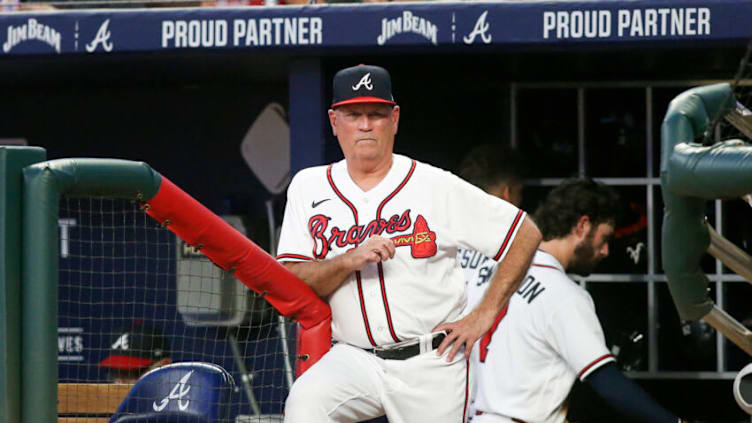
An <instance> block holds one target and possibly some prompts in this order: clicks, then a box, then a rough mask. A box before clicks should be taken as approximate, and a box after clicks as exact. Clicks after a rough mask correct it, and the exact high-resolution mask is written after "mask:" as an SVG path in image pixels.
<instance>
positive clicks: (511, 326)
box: [466, 250, 614, 423]
mask: <svg viewBox="0 0 752 423" xmlns="http://www.w3.org/2000/svg"><path fill="white" fill-rule="evenodd" d="M478 269H479V268H476V269H467V270H466V271H467V273H466V274H469V275H473V273H474V276H476V278H475V279H469V280H468V290H469V293H468V295H469V296H470V297H472V298H475V299H476V301H477V300H479V299H480V298H481V297H482V296H483V293H484V292H485V290H486V288H487V287H488V283H487V282H484V281H485V278H484V277H479V276H481V275H480V274H479V270H478ZM472 270H474V272H473V271H472ZM610 361H614V357H613V356H612V355H611V353H610V352H609V350H608V348H606V344H605V339H604V336H603V330H602V329H601V325H600V323H599V322H598V317H597V315H596V314H595V306H594V305H593V300H592V298H591V297H590V294H589V293H588V292H587V291H586V290H584V289H582V287H580V286H579V285H577V284H576V283H575V282H574V281H572V280H571V279H569V277H567V275H566V273H565V272H564V268H563V267H562V266H561V264H560V263H559V262H558V261H557V260H556V259H555V258H554V257H553V256H552V255H550V254H548V253H546V252H543V251H541V250H538V251H537V252H536V254H535V257H534V258H533V264H532V266H531V267H530V269H529V270H528V272H527V275H526V276H525V278H524V279H523V281H522V283H521V284H520V287H519V289H518V290H517V292H516V293H515V294H514V295H512V298H511V299H510V300H509V305H508V307H507V309H506V310H505V312H502V313H501V314H500V316H499V319H497V322H496V324H495V325H494V327H493V328H492V329H491V331H489V332H488V333H487V334H486V335H485V336H483V337H482V338H481V339H480V340H478V342H477V343H476V345H475V347H474V348H473V354H472V357H471V363H472V365H473V366H474V367H475V375H476V376H475V377H476V381H477V386H476V388H477V389H476V393H475V402H474V404H473V409H474V410H477V411H480V412H482V413H493V414H497V415H500V416H504V417H507V418H509V419H517V420H521V421H524V422H528V423H538V422H546V423H560V422H563V421H564V420H565V418H566V409H565V408H563V407H562V406H563V405H564V401H565V399H566V397H567V395H568V394H569V391H570V390H571V389H572V385H573V384H574V381H575V378H580V379H584V378H585V377H586V376H587V375H589V374H590V373H592V372H593V371H594V370H595V369H597V368H598V367H600V366H602V365H603V364H606V363H608V362H610Z"/></svg>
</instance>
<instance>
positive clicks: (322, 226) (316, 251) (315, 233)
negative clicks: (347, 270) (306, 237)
mask: <svg viewBox="0 0 752 423" xmlns="http://www.w3.org/2000/svg"><path fill="white" fill-rule="evenodd" d="M330 220H331V218H330V217H327V216H324V215H321V214H317V215H315V216H313V217H311V218H310V219H309V220H308V230H309V232H310V233H311V237H312V238H313V256H314V257H316V258H317V259H323V258H325V257H326V255H327V254H329V251H330V250H331V248H332V245H335V246H337V247H340V248H344V247H347V246H352V247H356V246H357V245H358V244H360V243H362V242H364V241H365V240H367V239H368V238H369V237H371V236H372V235H381V234H382V233H384V232H386V233H387V234H392V233H395V232H404V231H406V230H408V229H409V228H410V226H412V219H411V218H410V209H408V210H405V211H404V212H403V213H402V215H397V214H395V215H393V216H392V217H390V218H389V219H388V220H387V219H374V220H372V221H370V222H368V224H366V225H352V226H350V227H349V228H347V229H340V228H339V227H337V226H332V228H331V230H329V231H327V230H328V229H329V221H330ZM327 232H328V233H329V235H328V236H327V235H326V233H327ZM392 241H393V242H394V246H395V247H410V253H411V255H412V256H413V257H414V258H427V257H432V256H434V255H436V251H437V247H436V232H433V231H431V229H430V228H429V227H428V222H426V219H425V218H424V217H423V216H422V215H418V218H417V219H416V220H415V226H414V227H413V232H412V233H411V234H405V235H397V236H393V237H392Z"/></svg>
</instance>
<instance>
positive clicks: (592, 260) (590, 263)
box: [567, 223, 614, 276]
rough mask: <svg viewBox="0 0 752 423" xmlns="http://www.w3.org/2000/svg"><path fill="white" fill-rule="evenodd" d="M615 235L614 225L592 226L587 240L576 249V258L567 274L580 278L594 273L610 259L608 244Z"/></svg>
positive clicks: (581, 242) (586, 237) (570, 264)
mask: <svg viewBox="0 0 752 423" xmlns="http://www.w3.org/2000/svg"><path fill="white" fill-rule="evenodd" d="M613 235H614V225H613V224H611V223H601V224H599V225H598V226H592V227H591V229H590V232H588V234H587V236H585V239H583V240H582V241H580V243H579V244H578V245H577V246H576V247H575V249H574V258H573V259H572V261H571V262H570V263H569V267H568V268H567V272H570V273H574V274H576V275H580V276H588V275H589V274H591V273H593V269H595V266H596V265H597V264H598V263H599V262H600V261H601V260H603V259H604V258H606V257H608V242H609V241H610V240H611V237H612V236H613Z"/></svg>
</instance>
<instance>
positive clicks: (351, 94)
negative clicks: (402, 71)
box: [332, 65, 397, 108]
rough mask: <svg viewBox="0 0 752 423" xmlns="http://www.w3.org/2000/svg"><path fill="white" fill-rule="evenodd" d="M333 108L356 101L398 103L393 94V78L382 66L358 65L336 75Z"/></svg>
mask: <svg viewBox="0 0 752 423" xmlns="http://www.w3.org/2000/svg"><path fill="white" fill-rule="evenodd" d="M332 97H333V98H332V108H335V107H338V106H342V105H345V104H354V103H386V104H391V105H396V104H397V103H395V102H394V96H393V95H392V78H391V77H390V76H389V72H387V70H386V69H384V68H382V67H381V66H370V65H358V66H353V67H350V68H345V69H342V70H340V71H339V72H337V73H336V74H335V75H334V93H333V96H332Z"/></svg>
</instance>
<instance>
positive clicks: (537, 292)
mask: <svg viewBox="0 0 752 423" xmlns="http://www.w3.org/2000/svg"><path fill="white" fill-rule="evenodd" d="M619 207H620V206H619V199H618V197H617V195H616V193H615V192H614V191H613V189H611V188H610V187H607V186H605V185H603V184H600V183H597V182H594V181H592V180H569V181H566V182H565V183H563V184H562V185H559V186H558V187H556V188H554V189H553V190H552V191H551V192H550V193H549V195H548V196H547V197H546V199H545V200H544V202H543V203H542V204H541V205H540V206H539V208H538V209H537V210H536V212H535V216H534V217H535V221H536V222H537V223H538V226H539V227H540V230H541V232H542V233H543V242H541V244H540V247H539V250H538V252H537V253H536V254H535V256H534V258H533V263H532V266H531V267H530V269H529V270H528V272H527V275H526V276H525V278H524V279H523V281H522V283H521V284H520V287H519V289H518V290H517V292H516V293H515V294H514V295H513V296H512V298H511V299H510V301H509V304H508V307H507V308H506V309H504V310H503V311H502V312H501V313H500V314H499V315H498V316H497V319H496V321H495V323H494V325H493V327H492V329H491V330H490V331H489V332H488V333H486V334H485V335H484V336H483V337H482V338H481V339H480V340H479V341H478V345H477V346H476V348H475V350H474V351H473V355H472V358H471V360H472V362H473V366H475V369H476V378H477V394H476V398H475V401H474V405H473V407H474V409H475V412H474V413H472V414H474V416H472V418H473V420H472V421H473V423H492V422H504V423H511V422H527V423H538V422H546V423H561V422H564V421H565V420H566V417H567V416H566V411H567V408H566V398H567V395H568V394H569V391H570V390H571V388H572V385H573V384H574V382H575V379H577V378H579V379H580V380H582V381H584V382H587V383H588V384H590V386H592V387H593V388H594V389H595V391H596V392H598V393H599V394H600V395H601V396H602V397H603V398H604V399H605V400H606V401H607V402H608V403H609V404H610V405H611V406H612V407H613V408H615V409H616V410H617V411H619V412H620V413H623V414H625V415H627V416H630V417H631V418H633V419H634V421H635V422H655V423H659V422H660V423H677V422H681V420H680V419H679V418H678V417H677V416H675V415H673V414H671V413H670V412H668V411H667V410H665V409H664V408H662V407H661V406H660V405H658V404H657V403H655V401H653V400H652V399H651V398H649V397H648V396H647V395H646V394H645V393H644V391H642V390H641V389H640V388H639V387H638V386H637V385H636V384H635V383H634V382H632V381H631V380H629V379H627V378H626V377H625V376H624V375H622V373H621V372H620V371H619V370H618V369H617V366H616V363H615V359H614V357H613V356H612V355H611V353H610V352H609V350H608V348H607V347H606V344H605V340H604V336H603V330H602V329H601V326H600V323H599V322H598V317H597V316H596V314H595V307H594V305H593V300H592V298H591V297H590V295H589V294H588V292H587V291H585V290H584V289H582V288H581V287H580V286H579V285H577V284H576V283H575V282H574V281H572V280H571V279H569V278H568V277H567V273H574V274H578V275H582V276H587V275H589V274H590V273H591V272H592V270H593V268H594V267H595V265H596V264H597V263H598V262H599V261H600V260H601V259H603V258H605V257H606V256H608V242H609V240H610V238H611V237H612V235H613V233H614V224H615V220H616V216H617V214H618V211H619ZM497 270H498V269H497ZM472 273H473V272H468V278H469V284H468V289H469V290H471V291H479V292H475V293H474V295H469V296H470V297H472V298H481V297H482V295H483V294H482V292H483V291H484V290H485V289H486V287H487V286H488V283H487V282H486V281H487V280H488V279H489V278H487V277H479V275H478V274H477V272H475V274H474V275H473V274H472ZM470 306H472V304H470Z"/></svg>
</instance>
